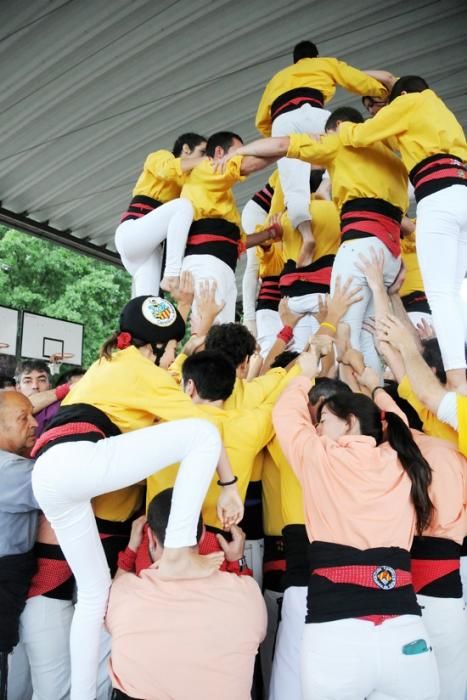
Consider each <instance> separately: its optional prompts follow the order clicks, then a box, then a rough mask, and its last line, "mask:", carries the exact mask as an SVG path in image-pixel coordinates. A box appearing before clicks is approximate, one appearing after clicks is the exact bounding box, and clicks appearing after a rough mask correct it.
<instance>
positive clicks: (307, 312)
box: [289, 294, 323, 352]
mask: <svg viewBox="0 0 467 700" xmlns="http://www.w3.org/2000/svg"><path fill="white" fill-rule="evenodd" d="M322 296H323V295H322V294H304V295H303V296H301V297H290V298H289V309H290V310H291V311H293V312H294V313H295V314H304V315H303V317H302V318H301V319H300V321H299V322H298V323H297V325H296V326H295V328H294V329H293V341H292V346H291V348H290V349H291V350H295V352H302V350H303V349H304V348H305V346H306V345H307V344H308V341H309V340H310V335H314V334H315V333H316V331H317V330H318V328H319V323H318V320H317V319H316V317H315V316H313V314H314V313H316V312H317V311H318V308H319V300H320V298H321V297H322Z"/></svg>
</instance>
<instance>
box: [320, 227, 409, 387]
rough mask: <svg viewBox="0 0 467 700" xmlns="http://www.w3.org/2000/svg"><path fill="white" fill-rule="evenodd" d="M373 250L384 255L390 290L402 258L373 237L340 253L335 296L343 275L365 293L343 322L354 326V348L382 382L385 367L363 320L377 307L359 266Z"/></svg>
mask: <svg viewBox="0 0 467 700" xmlns="http://www.w3.org/2000/svg"><path fill="white" fill-rule="evenodd" d="M371 248H374V250H375V251H376V252H377V253H379V252H382V253H383V256H384V268H383V274H384V284H385V285H386V286H387V287H389V286H390V285H391V284H392V282H394V280H395V279H396V277H397V275H398V273H399V270H400V266H401V260H400V258H396V257H394V255H392V254H391V252H390V251H389V249H388V248H387V246H385V245H384V243H382V242H381V241H380V240H379V239H378V238H376V237H374V236H371V237H369V238H356V239H354V240H351V241H346V242H344V243H342V244H341V246H340V248H339V250H338V251H337V254H336V257H335V259H334V265H333V267H332V275H331V296H332V295H333V294H334V288H335V285H336V279H337V277H338V276H340V278H341V283H342V284H344V283H345V282H346V281H347V280H348V278H349V277H352V280H353V287H361V291H360V292H359V295H360V296H361V297H362V299H361V301H358V302H356V303H355V304H352V306H351V307H350V308H349V309H348V311H347V313H346V314H345V316H344V317H343V318H342V320H343V321H345V323H348V324H349V326H350V340H351V343H352V347H354V348H355V349H356V350H360V351H361V352H362V353H363V357H364V359H365V365H366V366H367V367H371V368H372V369H374V370H375V372H377V373H378V375H379V377H380V378H381V379H382V377H383V365H382V362H381V360H380V357H379V355H378V353H377V352H376V348H375V343H374V340H373V336H372V335H371V333H368V332H367V331H365V330H362V324H363V321H365V320H366V319H368V318H370V317H371V316H374V315H375V305H374V303H373V294H372V293H371V290H370V288H369V286H368V283H367V279H366V277H365V275H364V273H363V272H361V271H360V270H359V269H358V268H357V264H358V263H361V261H360V260H359V257H358V256H359V255H360V253H363V254H364V255H365V256H366V257H367V258H368V257H369V256H370V250H371Z"/></svg>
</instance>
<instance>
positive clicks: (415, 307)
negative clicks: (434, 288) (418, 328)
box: [401, 291, 431, 314]
mask: <svg viewBox="0 0 467 700" xmlns="http://www.w3.org/2000/svg"><path fill="white" fill-rule="evenodd" d="M401 301H402V303H403V305H404V309H405V310H406V311H407V312H410V311H417V312H419V313H425V314H431V309H430V305H429V303H428V299H427V298H426V294H425V292H423V291H415V292H410V294H405V295H404V296H403V297H401Z"/></svg>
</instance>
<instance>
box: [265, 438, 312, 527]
mask: <svg viewBox="0 0 467 700" xmlns="http://www.w3.org/2000/svg"><path fill="white" fill-rule="evenodd" d="M267 449H268V452H269V454H270V455H271V458H272V460H273V462H274V463H275V464H276V465H277V467H278V469H279V472H280V503H281V514H282V522H283V527H285V526H286V525H304V524H305V509H304V505H303V492H302V487H301V485H300V482H299V481H298V479H297V477H296V476H295V473H294V471H293V470H292V467H291V466H290V464H289V463H288V462H287V459H286V458H285V455H284V453H283V452H282V449H281V446H280V444H279V441H278V439H277V437H275V436H274V438H273V440H271V442H270V443H269V444H268V448H267Z"/></svg>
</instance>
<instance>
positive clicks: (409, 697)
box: [284, 615, 439, 700]
mask: <svg viewBox="0 0 467 700" xmlns="http://www.w3.org/2000/svg"><path fill="white" fill-rule="evenodd" d="M417 640H425V642H426V644H427V647H428V651H425V652H423V653H418V654H407V653H403V648H404V647H406V648H407V645H410V644H411V643H412V642H415V641H417ZM301 669H302V684H303V698H304V700H363V699H364V698H366V699H367V700H436V698H438V697H439V682H438V672H437V669H436V660H435V656H434V654H433V652H432V651H431V649H430V640H429V638H428V635H427V632H426V629H425V627H424V625H423V622H422V620H421V618H420V617H417V616H416V615H401V616H400V617H396V618H394V619H392V620H387V621H386V622H383V624H382V625H374V624H373V623H372V622H367V621H365V620H356V619H347V620H335V621H333V622H320V623H313V624H308V625H305V631H304V633H303V644H302V659H301ZM284 697H285V696H284Z"/></svg>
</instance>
